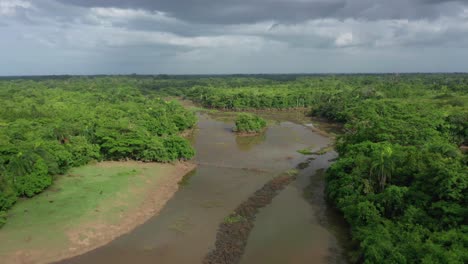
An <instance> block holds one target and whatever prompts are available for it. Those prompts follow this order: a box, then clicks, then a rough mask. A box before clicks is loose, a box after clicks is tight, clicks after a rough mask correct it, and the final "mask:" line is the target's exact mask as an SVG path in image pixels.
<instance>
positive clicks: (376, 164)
mask: <svg viewBox="0 0 468 264" xmlns="http://www.w3.org/2000/svg"><path fill="white" fill-rule="evenodd" d="M393 169H394V162H393V149H392V147H391V146H390V145H388V144H384V145H382V146H380V147H379V149H378V150H376V151H374V153H373V155H372V163H371V168H370V172H369V175H370V177H371V179H372V178H374V177H375V178H376V179H377V184H378V186H379V190H380V191H383V189H384V188H385V184H386V183H387V181H389V180H390V179H391V176H392V172H393Z"/></svg>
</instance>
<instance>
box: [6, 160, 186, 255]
mask: <svg viewBox="0 0 468 264" xmlns="http://www.w3.org/2000/svg"><path fill="white" fill-rule="evenodd" d="M179 167H180V166H179ZM179 167H178V166H175V165H170V164H156V163H139V162H104V163H98V164H93V165H87V166H83V167H80V168H75V169H72V170H71V171H70V172H69V173H68V174H67V175H64V176H61V177H59V178H58V179H57V180H56V182H55V183H54V185H53V186H52V187H51V188H50V189H48V190H47V191H45V192H44V193H42V194H40V195H38V196H36V197H35V198H32V199H27V200H23V201H20V202H18V204H16V205H15V206H14V207H13V208H12V210H10V211H9V221H8V222H7V224H6V225H5V226H4V227H3V228H2V229H0V241H2V243H0V258H3V257H7V256H11V255H12V254H17V255H18V254H20V253H22V252H48V253H51V252H56V253H57V252H61V254H63V251H67V250H69V249H70V247H76V246H77V245H76V244H78V245H81V244H83V245H85V244H89V243H88V241H89V239H90V238H89V237H87V236H88V234H90V233H93V232H94V233H95V232H96V231H99V230H94V227H97V226H104V227H105V226H106V225H108V226H111V225H118V224H121V223H122V221H123V220H124V219H123V218H124V217H125V213H127V212H130V211H132V210H135V209H138V208H140V207H141V206H142V204H143V203H144V202H145V199H147V197H148V195H147V194H148V193H149V192H151V191H152V190H153V191H154V189H155V188H157V187H158V185H159V183H160V182H165V181H167V180H165V179H166V178H170V177H175V174H177V170H180V168H179ZM175 185H176V186H177V184H175ZM77 230H79V231H85V232H76V231H77ZM101 231H102V230H101ZM114 231H115V230H114ZM73 233H75V238H72V237H70V236H71V235H70V234H73ZM73 240H74V241H73ZM87 246H89V245H87ZM28 255H30V253H28ZM26 262H28V261H27V260H26Z"/></svg>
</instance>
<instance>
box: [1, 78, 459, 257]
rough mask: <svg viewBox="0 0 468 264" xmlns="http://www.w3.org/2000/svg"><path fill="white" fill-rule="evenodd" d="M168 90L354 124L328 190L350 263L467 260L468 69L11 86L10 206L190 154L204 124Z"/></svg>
mask: <svg viewBox="0 0 468 264" xmlns="http://www.w3.org/2000/svg"><path fill="white" fill-rule="evenodd" d="M166 95H170V96H181V97H185V98H188V99H191V100H193V101H195V102H197V103H199V104H201V105H202V106H204V107H207V108H217V109H224V110H236V111H237V110H242V111H246V110H250V109H252V110H253V109H276V110H280V109H306V110H307V111H309V112H310V114H311V115H314V116H319V117H323V118H327V119H328V120H331V121H335V122H340V123H343V124H344V132H343V134H342V135H340V136H339V137H338V139H337V142H336V150H337V151H338V153H339V158H338V160H337V161H336V162H335V163H334V164H333V165H332V166H331V168H330V169H329V170H328V172H327V179H326V181H327V187H326V194H327V197H328V199H329V200H330V201H331V203H332V204H333V205H334V206H336V207H337V208H338V209H339V210H340V211H341V212H342V213H343V215H344V218H345V219H346V221H347V222H348V223H349V224H350V227H351V233H352V237H353V239H354V240H355V242H356V248H355V250H354V251H353V254H352V260H353V261H354V262H365V263H467V262H468V253H467V252H468V250H467V245H468V234H467V233H468V228H467V225H466V224H467V215H468V206H467V205H468V193H467V185H468V174H467V173H468V170H467V163H468V159H467V155H466V154H465V153H464V152H463V150H464V149H466V146H467V145H468V140H467V138H468V108H467V103H468V74H402V75H398V74H381V75H310V76H309V75H251V76H167V75H160V76H95V77H69V76H60V77H58V78H51V77H40V78H38V77H34V78H33V77H32V78H29V79H17V78H9V79H8V78H6V79H4V80H0V100H1V104H2V108H1V109H2V110H1V112H0V138H1V140H0V211H6V210H7V209H8V208H9V207H11V206H12V205H13V204H14V202H15V201H16V199H17V198H18V197H31V196H34V195H35V194H37V193H40V192H41V191H42V190H44V189H45V188H47V187H48V186H49V185H50V184H52V182H53V179H54V178H55V177H60V176H58V175H60V174H63V173H64V172H65V171H66V170H67V169H68V168H70V167H73V166H80V165H82V164H85V163H87V162H89V161H91V160H104V159H110V160H120V159H136V160H143V161H160V162H168V161H172V160H177V159H189V158H191V157H192V156H193V154H194V152H193V149H192V148H191V146H190V144H189V143H188V142H187V140H185V139H183V138H182V137H180V136H179V135H178V134H179V133H180V132H181V131H183V130H185V129H188V128H190V127H192V126H193V125H194V124H195V122H196V120H195V117H194V115H193V114H192V113H191V112H188V111H186V110H184V109H183V108H182V107H181V106H180V105H179V104H177V103H176V102H168V101H165V100H163V99H160V98H162V97H163V96H166ZM1 215H3V216H5V215H6V214H5V213H4V212H3V213H0V219H1ZM0 221H1V220H0Z"/></svg>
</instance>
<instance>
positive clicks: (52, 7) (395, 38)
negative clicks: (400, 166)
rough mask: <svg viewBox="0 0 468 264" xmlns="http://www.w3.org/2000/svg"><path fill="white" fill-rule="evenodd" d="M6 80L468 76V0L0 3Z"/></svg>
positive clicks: (1, 66) (0, 68) (1, 65)
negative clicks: (313, 74)
mask: <svg viewBox="0 0 468 264" xmlns="http://www.w3.org/2000/svg"><path fill="white" fill-rule="evenodd" d="M0 34H1V35H0V38H1V41H0V56H1V58H2V59H1V60H0V75H23V74H24V75H27V74H100V73H144V74H157V73H177V74H180V73H268V72H271V73H276V72H284V73H291V72H320V73H322V72H424V71H430V72H434V71H436V72H444V71H445V72H446V71H448V72H450V71H468V63H466V61H467V59H468V48H467V47H468V1H461V0H459V1H456V0H454V1H443V0H413V1H407V0H406V1H405V0H393V1H383V0H250V1H248V0H237V1H232V0H217V1H208V0H198V1H196V0H192V1H189V0H172V1H170V0H159V1H144V0H132V1H130V0H128V1H123V0H118V1H107V0H94V1H91V0H34V1H32V0H0Z"/></svg>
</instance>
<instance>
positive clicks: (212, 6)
mask: <svg viewBox="0 0 468 264" xmlns="http://www.w3.org/2000/svg"><path fill="white" fill-rule="evenodd" d="M60 1H61V2H63V3H68V4H73V5H78V6H86V7H119V8H137V9H145V10H158V11H163V12H167V13H169V14H170V15H172V16H174V17H176V18H179V19H183V20H186V21H192V22H197V23H214V24H240V23H253V22H258V21H266V20H275V21H278V22H289V23H296V22H302V21H304V20H309V19H316V18H337V19H346V18H355V19H368V20H379V19H435V18H437V17H439V16H441V15H450V14H452V13H455V12H458V11H459V5H461V4H467V2H468V1H466V0H458V1H457V0H452V1H444V0H391V1H390V0H216V1H213V0H178V1H177V0H159V1H152V0H132V1H123V0H117V1H107V0H94V1H93V0H60Z"/></svg>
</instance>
